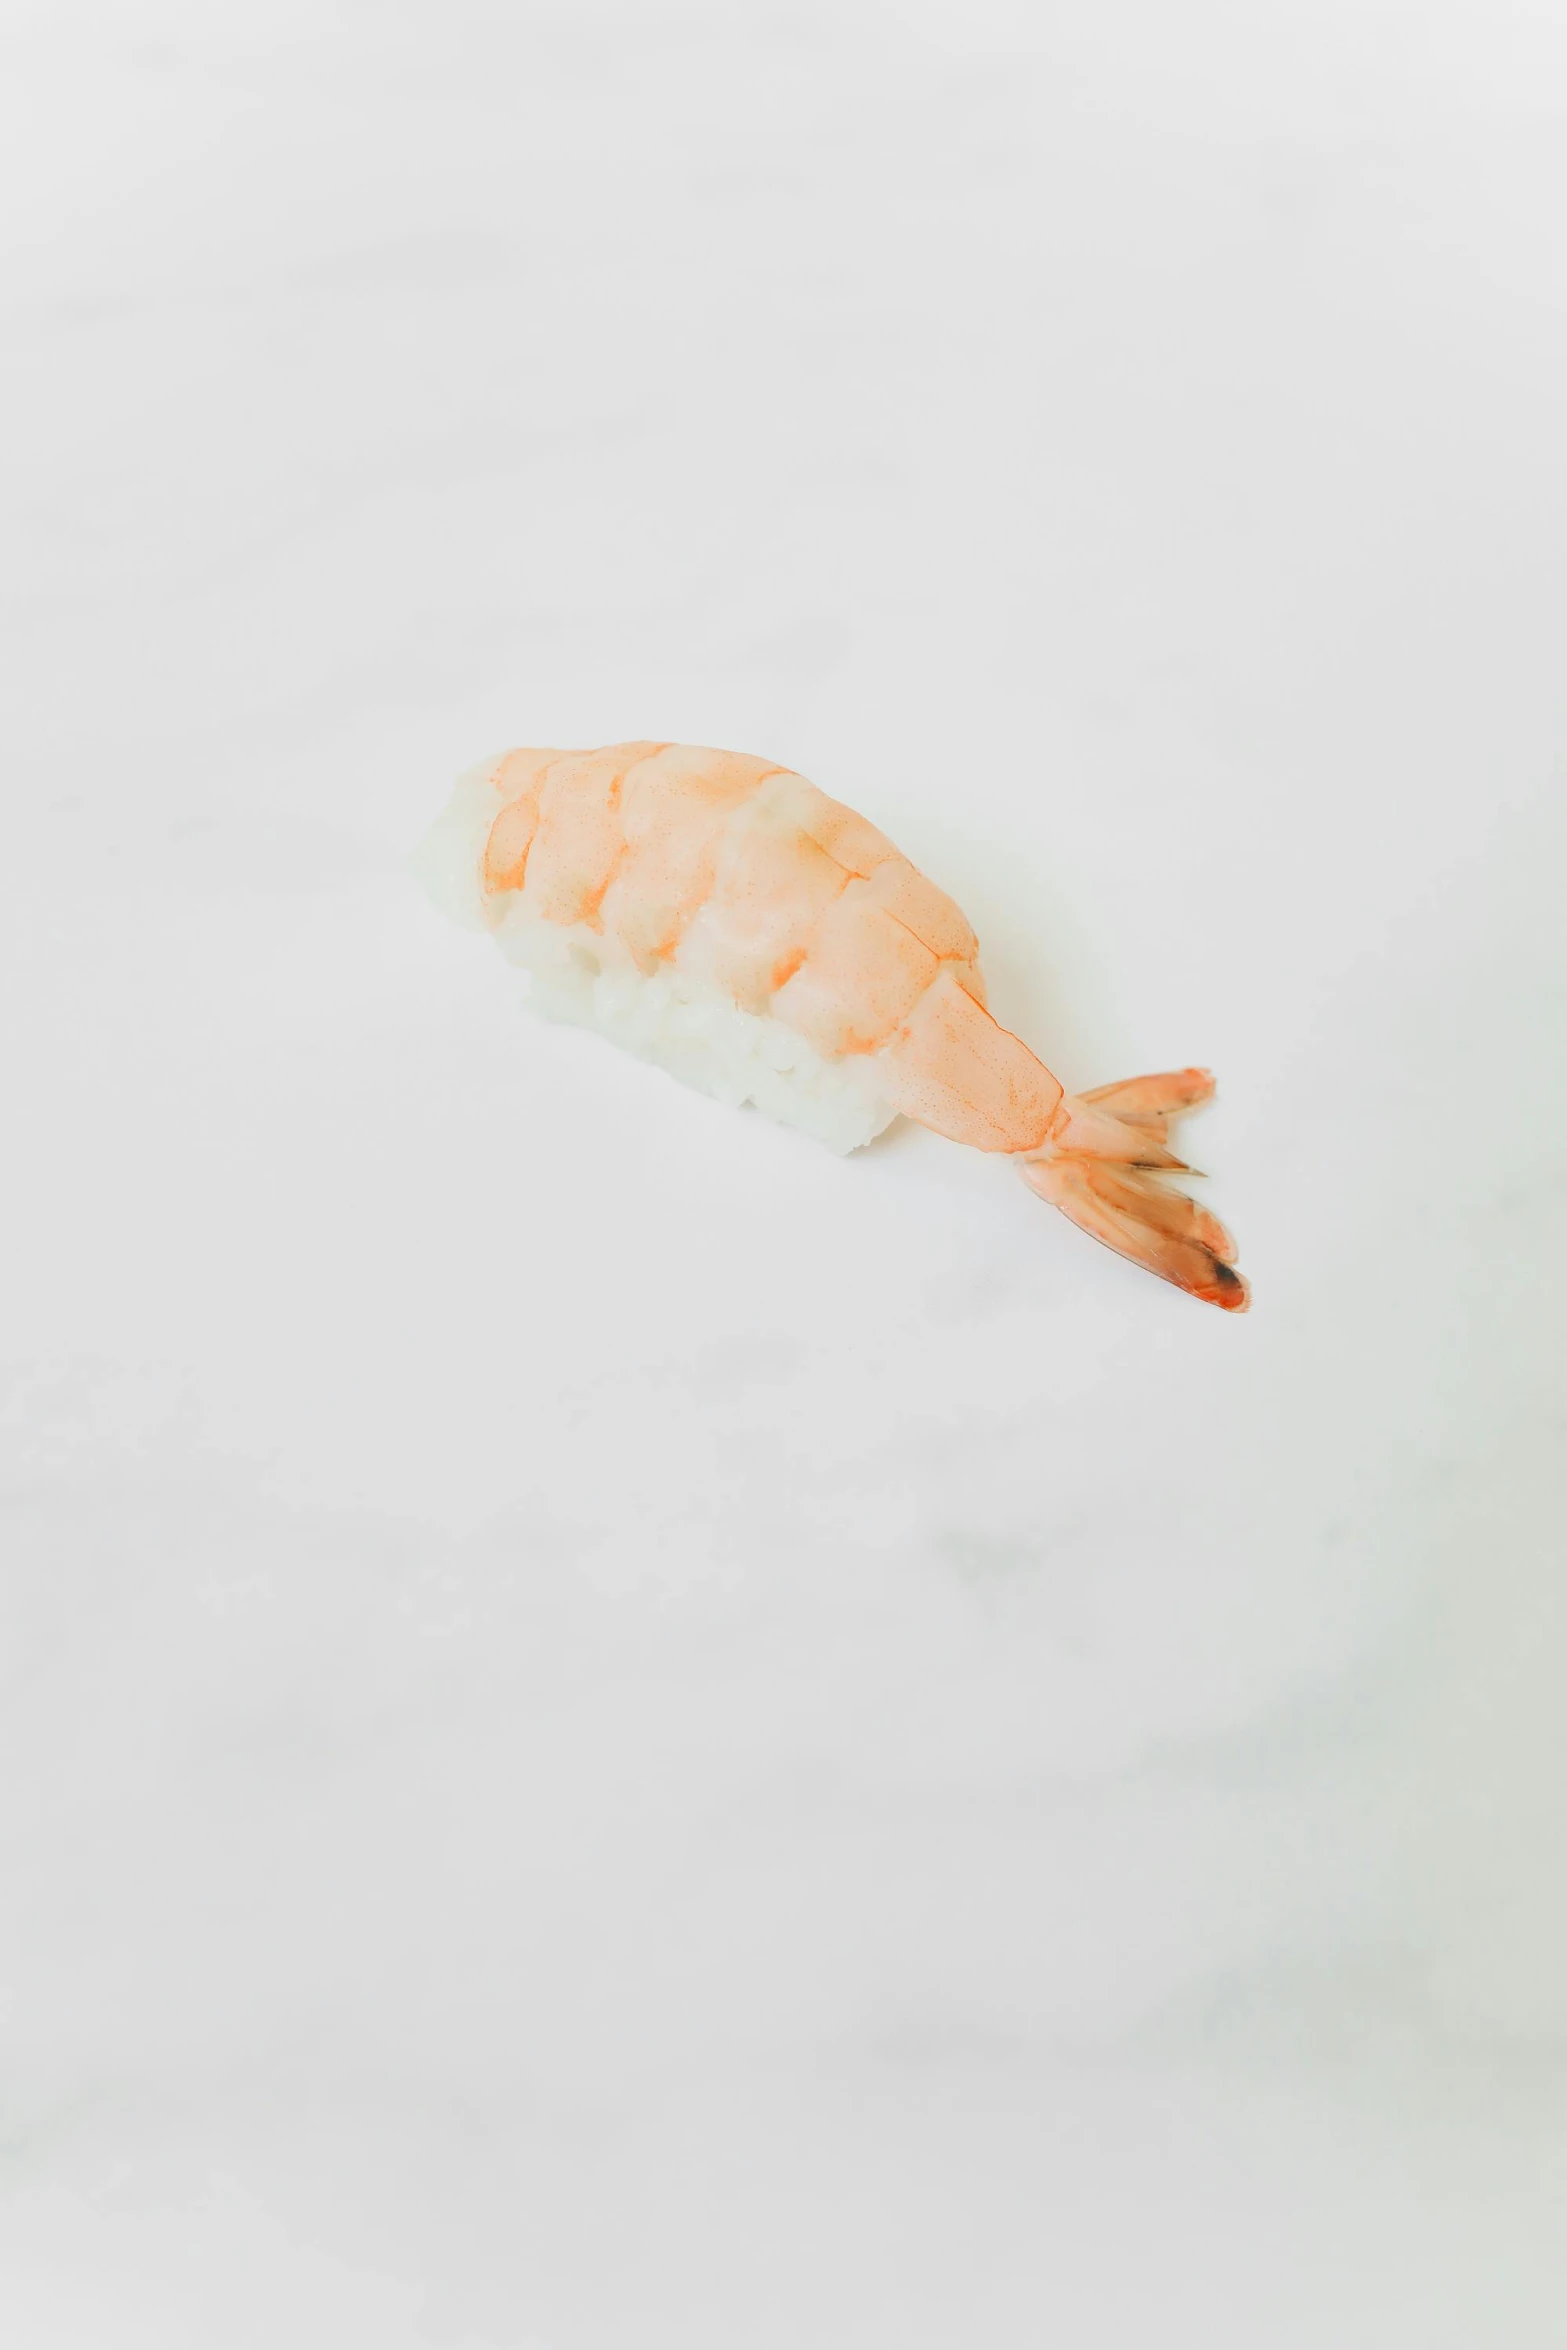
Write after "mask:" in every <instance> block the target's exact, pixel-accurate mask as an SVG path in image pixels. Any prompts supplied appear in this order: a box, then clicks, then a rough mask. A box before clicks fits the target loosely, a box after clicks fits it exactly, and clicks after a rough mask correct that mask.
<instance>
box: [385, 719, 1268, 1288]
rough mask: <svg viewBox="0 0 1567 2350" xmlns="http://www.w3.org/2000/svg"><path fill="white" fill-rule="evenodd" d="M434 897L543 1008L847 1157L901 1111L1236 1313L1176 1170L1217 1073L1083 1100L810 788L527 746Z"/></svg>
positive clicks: (752, 763)
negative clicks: (990, 1158) (1190, 1120)
mask: <svg viewBox="0 0 1567 2350" xmlns="http://www.w3.org/2000/svg"><path fill="white" fill-rule="evenodd" d="M421 862H422V865H423V869H424V873H425V877H426V879H427V881H428V882H429V884H430V886H431V888H432V891H433V894H435V895H436V896H437V897H438V898H440V899H441V900H442V901H443V902H444V903H445V904H446V905H447V907H448V909H449V910H450V911H452V912H454V913H456V914H457V915H458V917H459V918H460V919H462V920H464V921H465V922H467V923H468V924H469V925H470V926H472V927H477V928H483V929H487V930H490V931H491V932H493V933H494V935H495V936H496V939H497V942H498V943H499V944H500V945H501V947H502V949H503V951H504V952H506V953H507V954H508V955H510V956H511V957H512V959H513V960H515V961H517V962H519V963H521V964H522V965H523V966H524V967H525V968H526V969H528V970H529V971H530V973H531V974H532V975H533V979H532V984H533V988H534V994H535V999H536V1000H537V1001H538V1002H539V1004H540V1008H541V1009H543V1010H544V1011H545V1012H546V1013H548V1014H550V1015H551V1016H553V1017H557V1018H566V1019H574V1020H577V1021H580V1022H582V1023H584V1024H586V1025H589V1026H592V1027H596V1028H599V1029H602V1030H604V1031H606V1032H607V1033H609V1034H610V1035H611V1036H613V1037H614V1038H615V1039H616V1041H618V1042H620V1043H622V1044H626V1045H629V1046H630V1047H631V1049H633V1050H635V1051H638V1052H641V1053H643V1054H645V1055H646V1056H647V1057H649V1058H653V1059H656V1060H659V1061H661V1062H663V1063H664V1064H665V1065H666V1066H668V1067H671V1068H673V1069H674V1070H675V1072H676V1073H677V1074H679V1075H681V1076H683V1077H685V1078H687V1079H688V1080H689V1081H691V1082H693V1083H695V1084H697V1085H700V1086H702V1087H703V1088H705V1089H706V1090H707V1091H710V1092H713V1093H716V1094H718V1095H719V1096H720V1097H721V1098H724V1099H728V1100H731V1101H735V1102H746V1101H749V1102H753V1103H755V1104H756V1105H757V1106H758V1107H760V1108H762V1109H764V1110H766V1111H767V1112H769V1113H770V1114H771V1115H772V1116H774V1117H777V1118H780V1119H783V1120H786V1121H787V1122H789V1123H793V1124H796V1125H800V1126H804V1127H806V1128H807V1129H808V1130H809V1131H811V1132H813V1133H816V1134H818V1135H819V1136H820V1137H821V1139H823V1140H825V1141H827V1142H829V1143H832V1144H833V1145H835V1147H837V1148H839V1149H853V1148H856V1147H858V1145H859V1144H860V1143H862V1142H865V1141H868V1140H869V1139H870V1138H871V1136H872V1135H874V1134H875V1133H878V1132H880V1131H881V1129H882V1128H883V1127H884V1126H886V1125H887V1124H889V1123H890V1122H891V1120H892V1119H893V1118H894V1117H897V1116H899V1115H901V1116H903V1117H906V1118H910V1119H913V1120H914V1121H916V1122H917V1123H918V1124H919V1125H922V1126H926V1127H929V1128H930V1130H931V1131H932V1132H933V1133H935V1134H940V1135H944V1136H946V1137H947V1139H948V1140H950V1141H952V1142H958V1143H965V1144H967V1145H968V1146H969V1147H970V1148H971V1149H973V1150H979V1151H986V1152H990V1153H993V1154H999V1155H1003V1156H1006V1157H1009V1158H1012V1159H1013V1160H1015V1161H1016V1163H1017V1166H1018V1168H1019V1170H1020V1172H1021V1174H1022V1176H1023V1179H1024V1181H1025V1182H1026V1183H1027V1184H1028V1185H1029V1186H1030V1188H1031V1189H1032V1190H1033V1191H1034V1192H1036V1193H1037V1194H1038V1196H1039V1197H1040V1198H1041V1199H1044V1200H1048V1201H1049V1202H1050V1204H1051V1205H1052V1206H1054V1207H1057V1208H1059V1209H1060V1210H1061V1211H1062V1213H1063V1214H1064V1215H1066V1216H1067V1217H1069V1218H1070V1220H1071V1221H1072V1222H1073V1223H1074V1224H1076V1225H1078V1226H1079V1227H1080V1228H1081V1229H1082V1230H1083V1231H1085V1232H1088V1233H1091V1234H1092V1235H1093V1237H1094V1238H1095V1239H1096V1240H1099V1241H1102V1242H1103V1243H1104V1244H1105V1245H1106V1247H1108V1248H1112V1249H1114V1250H1116V1251H1117V1252H1118V1253H1119V1254H1120V1255H1121V1256H1124V1257H1128V1258H1130V1259H1131V1260H1132V1262H1133V1263H1134V1264H1138V1265H1142V1266H1145V1267H1146V1268H1147V1270H1148V1271H1149V1272H1151V1273H1157V1274H1158V1275H1160V1276H1161V1278H1163V1279H1164V1280H1166V1281H1171V1282H1174V1283H1175V1284H1176V1286H1177V1287H1178V1288H1181V1289H1184V1290H1186V1291H1188V1292H1189V1293H1190V1295H1192V1296H1193V1297H1197V1298H1201V1299H1203V1300H1205V1301H1206V1302H1207V1303H1209V1304H1211V1305H1217V1306H1221V1307H1223V1308H1224V1309H1225V1310H1226V1311H1228V1312H1237V1311H1244V1309H1245V1307H1246V1305H1247V1303H1248V1297H1249V1293H1248V1290H1247V1286H1246V1283H1245V1281H1244V1279H1243V1278H1242V1276H1241V1275H1240V1274H1239V1273H1238V1272H1237V1271H1236V1270H1235V1255H1236V1251H1235V1244H1234V1242H1233V1241H1232V1240H1231V1238H1230V1236H1229V1234H1228V1233H1227V1232H1226V1230H1225V1229H1224V1226H1223V1225H1222V1224H1221V1223H1220V1222H1219V1221H1218V1219H1217V1218H1216V1217H1214V1216H1212V1215H1210V1214H1209V1213H1208V1211H1207V1210H1206V1209H1205V1208H1203V1207H1202V1206H1200V1205H1199V1204H1198V1202H1197V1201H1195V1200H1193V1199H1191V1198H1190V1197H1189V1196H1187V1194H1185V1193H1184V1192H1182V1191H1179V1190H1176V1189H1173V1188H1171V1187H1170V1186H1169V1185H1168V1184H1167V1183H1166V1181H1165V1180H1164V1179H1165V1178H1166V1177H1168V1176H1171V1175H1178V1174H1190V1173H1191V1172H1193V1170H1192V1169H1190V1168H1189V1167H1187V1166H1186V1164H1185V1162H1184V1161H1183V1160H1181V1159H1179V1158H1177V1157H1176V1156H1175V1155H1174V1154H1173V1152H1172V1151H1171V1150H1170V1149H1169V1148H1168V1128H1169V1122H1170V1120H1171V1119H1172V1118H1175V1117H1177V1116H1179V1115H1180V1114H1181V1113H1182V1112H1184V1111H1187V1110H1191V1109H1195V1108H1196V1107H1197V1105H1198V1104H1199V1103H1200V1102H1204V1101H1206V1100H1207V1099H1208V1096H1209V1095H1210V1094H1211V1093H1212V1091H1213V1079H1212V1077H1211V1076H1210V1075H1209V1074H1208V1072H1207V1071H1206V1070H1204V1069H1180V1070H1175V1071H1173V1072H1171V1073H1169V1074H1166V1075H1164V1076H1157V1077H1134V1078H1129V1079H1127V1080H1125V1081H1124V1082H1123V1083H1121V1084H1118V1085H1105V1086H1100V1087H1098V1088H1097V1089H1096V1090H1095V1091H1093V1092H1090V1093H1084V1094H1076V1095H1073V1094H1069V1093H1068V1092H1067V1091H1066V1089H1065V1087H1064V1086H1063V1085H1062V1083H1061V1081H1060V1079H1059V1078H1057V1077H1055V1076H1053V1075H1052V1074H1051V1072H1050V1070H1049V1069H1047V1068H1046V1066H1045V1064H1044V1063H1043V1061H1041V1060H1040V1059H1039V1058H1038V1057H1037V1056H1036V1055H1035V1054H1034V1053H1033V1052H1032V1051H1030V1049H1029V1047H1028V1046H1027V1045H1026V1044H1024V1043H1023V1041H1022V1040H1021V1038H1019V1037H1016V1036H1014V1035H1013V1034H1012V1033H1011V1032H1010V1030H1008V1029H1006V1028H1003V1027H1002V1026H1001V1025H1000V1024H999V1022H997V1021H996V1020H995V1019H994V1018H993V1017H992V1016H991V1013H990V1012H989V1010H988V1009H987V1005H986V994H985V982H984V978H983V976H982V974H981V971H980V967H979V947H978V943H977V941H976V939H975V936H974V933H973V931H972V929H971V928H970V927H969V924H968V922H967V921H966V920H965V918H964V916H963V915H962V913H961V912H960V911H959V909H958V908H957V906H955V905H954V904H953V902H952V900H951V899H950V898H949V897H947V896H945V895H944V894H943V892H942V891H941V890H939V889H937V888H936V887H935V886H934V884H933V883H931V882H929V881H927V880H926V879H925V877H924V875H923V874H922V873H920V872H918V871H917V870H916V868H915V867H914V866H913V865H912V864H911V863H910V862H909V860H908V858H907V857H905V856H903V855H902V854H901V853H900V852H899V851H898V850H897V849H896V848H894V846H893V844H892V842H891V841H890V840H888V839H887V838H886V836H885V835H884V834H882V833H880V832H878V831H877V829H876V827H875V826H874V825H872V824H869V823H867V822H866V820H865V818H864V817H862V816H858V815H856V814H855V813H854V811H853V810H852V809H851V808H847V807H844V806H843V805H842V804H841V803H840V802H838V801H837V800H833V799H829V798H828V796H827V795H826V793H825V792H821V791H818V790H817V788H816V786H815V785H814V784H811V783H808V782H807V781H806V780H805V778H804V777H803V776H801V775H796V774H795V773H794V772H793V771H792V770H791V769H789V768H786V767H779V766H777V765H775V764H773V763H772V762H771V761H769V760H766V759H760V758H752V757H749V756H746V755H745V754H743V753H740V752H734V751H716V750H703V749H697V748H693V747H691V746H689V745H686V744H680V743H658V742H632V743H617V744H614V745H612V746H611V747H610V748H608V749H605V750H597V751H561V750H512V751H507V752H505V753H503V754H502V755H500V756H499V757H497V758H493V759H489V760H486V761H484V762H483V763H482V764H481V765H480V766H479V767H476V768H473V769H471V770H470V771H469V773H468V774H467V775H466V776H464V777H463V778H462V779H461V780H460V782H459V784H458V787H457V790H456V793H455V795H454V797H453V800H452V803H451V806H450V807H449V809H448V810H447V813H446V815H445V816H444V817H443V818H442V819H441V821H440V822H439V823H438V824H437V825H436V827H435V828H434V830H433V831H432V833H431V834H430V836H429V838H428V840H427V841H426V843H425V847H424V850H423V851H422V853H421Z"/></svg>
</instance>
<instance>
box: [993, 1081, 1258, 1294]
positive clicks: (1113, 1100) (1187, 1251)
mask: <svg viewBox="0 0 1567 2350" xmlns="http://www.w3.org/2000/svg"><path fill="white" fill-rule="evenodd" d="M1212 1091H1213V1079H1212V1078H1211V1077H1210V1076H1209V1074H1208V1072H1207V1070H1206V1069H1179V1070H1174V1071H1171V1072H1170V1073H1168V1074H1167V1075H1164V1076H1160V1077H1131V1078H1128V1079H1126V1080H1125V1082H1124V1083H1122V1084H1120V1085H1101V1086H1099V1087H1098V1088H1097V1089H1096V1090H1095V1091H1094V1092H1092V1093H1085V1094H1076V1095H1073V1094H1067V1095H1065V1096H1063V1098H1062V1102H1061V1106H1060V1108H1059V1110H1058V1111H1057V1112H1056V1115H1055V1117H1054V1119H1053V1120H1052V1122H1051V1131H1050V1135H1049V1138H1048V1139H1047V1140H1046V1141H1045V1142H1044V1143H1043V1144H1042V1145H1041V1146H1040V1147H1039V1149H1037V1150H1032V1151H1027V1152H1025V1153H1023V1154H1022V1156H1021V1161H1020V1163H1021V1166H1022V1171H1023V1179H1024V1181H1025V1182H1026V1183H1027V1184H1028V1185H1029V1187H1030V1189H1031V1190H1033V1191H1036V1192H1038V1194H1039V1196H1040V1198H1041V1199H1045V1200H1049V1202H1050V1204H1051V1205H1052V1207H1057V1208H1059V1209H1060V1210H1061V1211H1062V1213H1063V1215H1067V1216H1070V1217H1071V1219H1072V1222H1073V1223H1074V1224H1077V1225H1079V1226H1081V1228H1082V1230H1083V1231H1085V1232H1091V1233H1092V1234H1093V1236H1094V1238H1095V1239H1096V1240H1102V1241H1103V1242H1104V1244H1105V1246H1106V1247H1107V1248H1113V1249H1114V1250H1116V1252H1117V1253H1118V1254H1119V1255H1121V1256H1123V1257H1130V1258H1131V1260H1132V1262H1133V1264H1136V1265H1143V1266H1146V1268H1147V1270H1148V1271H1149V1272H1150V1273H1157V1274H1158V1275H1159V1276H1160V1278H1161V1279H1162V1280H1165V1281H1173V1282H1174V1283H1175V1285H1176V1287H1177V1288H1178V1289H1184V1290H1187V1291H1188V1292H1189V1293H1190V1294H1191V1295H1192V1296H1193V1297H1198V1298H1202V1299H1203V1300H1205V1302H1206V1303H1208V1304H1209V1305H1216V1306H1222V1307H1223V1308H1224V1309H1225V1311H1226V1312H1227V1313H1244V1312H1245V1310H1246V1307H1247V1306H1248V1304H1249V1303H1250V1298H1251V1293H1250V1291H1249V1290H1248V1288H1247V1286H1246V1283H1245V1280H1244V1279H1243V1278H1242V1276H1241V1275H1240V1274H1239V1273H1237V1272H1236V1271H1235V1269H1234V1268H1235V1253H1236V1252H1235V1243H1234V1241H1233V1240H1232V1239H1231V1238H1230V1235H1229V1234H1228V1232H1226V1231H1225V1229H1224V1226H1223V1225H1222V1224H1221V1223H1220V1222H1219V1219H1218V1217H1217V1216H1212V1215H1210V1214H1209V1213H1208V1210H1207V1209H1206V1208H1204V1207H1202V1206H1200V1205H1199V1203H1198V1202H1197V1201H1196V1200H1194V1199H1190V1198H1188V1197H1187V1195H1186V1193H1185V1192H1182V1191H1174V1190H1171V1189H1170V1188H1169V1187H1168V1186H1167V1185H1166V1184H1164V1183H1163V1182H1161V1181H1160V1177H1161V1176H1163V1175H1167V1174H1191V1173H1193V1172H1194V1170H1193V1169H1191V1168H1189V1167H1188V1166H1187V1165H1186V1163H1185V1161H1184V1160H1182V1159H1178V1158H1176V1157H1175V1155H1174V1154H1173V1152H1171V1151H1169V1150H1167V1149H1166V1148H1165V1139H1166V1134H1167V1130H1168V1123H1169V1120H1170V1119H1171V1118H1173V1117H1177V1116H1179V1115H1180V1113H1181V1112H1182V1111H1183V1110H1191V1109H1195V1108H1196V1107H1197V1105H1198V1104H1199V1103H1200V1102H1205V1101H1206V1100H1207V1099H1208V1096H1209V1095H1210V1094H1211V1093H1212Z"/></svg>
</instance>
